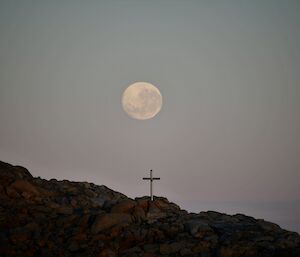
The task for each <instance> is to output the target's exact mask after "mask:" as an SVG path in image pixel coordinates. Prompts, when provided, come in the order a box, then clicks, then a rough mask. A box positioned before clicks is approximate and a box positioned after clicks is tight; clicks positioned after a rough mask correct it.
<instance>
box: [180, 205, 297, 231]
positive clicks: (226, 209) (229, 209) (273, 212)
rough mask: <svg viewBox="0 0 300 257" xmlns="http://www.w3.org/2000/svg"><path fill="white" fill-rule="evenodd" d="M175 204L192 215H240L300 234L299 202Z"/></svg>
mask: <svg viewBox="0 0 300 257" xmlns="http://www.w3.org/2000/svg"><path fill="white" fill-rule="evenodd" d="M177 204H179V206H180V207H181V208H182V209H185V210H187V211H189V212H194V213H199V212H201V211H217V212H221V213H226V214H230V215H233V214H237V213H242V214H245V215H247V216H252V217H254V218H255V219H264V220H266V221H270V222H272V223H276V224H277V225H279V226H280V227H281V228H283V229H286V230H289V231H293V232H297V233H298V234H300V201H286V202H282V201H280V202H279V201H278V202H276V201H261V202H250V201H247V202H241V201H232V202H231V201H226V202H203V201H185V202H183V201H178V202H177Z"/></svg>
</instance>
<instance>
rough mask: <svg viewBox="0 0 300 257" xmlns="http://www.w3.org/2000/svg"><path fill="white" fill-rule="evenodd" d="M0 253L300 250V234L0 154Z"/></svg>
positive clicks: (290, 255) (108, 255)
mask: <svg viewBox="0 0 300 257" xmlns="http://www.w3.org/2000/svg"><path fill="white" fill-rule="evenodd" d="M0 256H3V257H4V256H45V257H47V256H58V257H60V256H61V257H63V256H64V257H65V256H84V257H92V256H95V257H114V256H124V257H125V256H128V257H138V256H141V257H155V256H186V257H188V256H190V257H191V256H200V257H201V256H202V257H209V256H214V257H242V256H243V257H252V256H253V257H254V256H255V257H259V256H261V257H264V256H265V257H272V256H286V257H299V256H300V236H299V235H298V234H297V233H293V232H289V231H286V230H283V229H281V228H280V227H279V226H278V225H276V224H273V223H270V222H267V221H264V220H257V219H254V218H252V217H248V216H245V215H242V214H236V215H233V216H230V215H226V214H222V213H217V212H212V211H208V212H200V213H198V214H193V213H188V212H186V211H184V210H181V209H180V208H179V207H178V206H177V205H176V204H174V203H170V202H169V201H168V200H167V199H165V198H161V197H157V198H155V200H154V201H153V202H151V201H149V198H148V197H141V198H136V199H134V200H133V199H130V198H128V197H126V196H125V195H123V194H121V193H118V192H115V191H113V190H111V189H109V188H107V187H105V186H97V185H94V184H92V183H87V182H70V181H67V180H63V181H57V180H55V179H51V180H50V181H47V180H44V179H41V178H34V177H32V176H31V174H30V173H29V172H28V170H26V169H25V168H23V167H20V166H12V165H10V164H7V163H3V162H0Z"/></svg>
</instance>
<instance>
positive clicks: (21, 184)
mask: <svg viewBox="0 0 300 257" xmlns="http://www.w3.org/2000/svg"><path fill="white" fill-rule="evenodd" d="M9 188H10V189H14V190H16V191H17V192H19V193H21V194H22V193H23V192H26V193H27V194H29V195H31V196H34V195H39V194H40V191H39V190H38V188H37V187H35V186H34V185H33V184H31V183H30V182H29V181H27V180H16V181H14V182H13V183H12V184H11V185H10V187H9Z"/></svg>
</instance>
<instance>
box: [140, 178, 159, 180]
mask: <svg viewBox="0 0 300 257" xmlns="http://www.w3.org/2000/svg"><path fill="white" fill-rule="evenodd" d="M143 179H144V180H160V178H143Z"/></svg>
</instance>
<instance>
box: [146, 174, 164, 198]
mask: <svg viewBox="0 0 300 257" xmlns="http://www.w3.org/2000/svg"><path fill="white" fill-rule="evenodd" d="M143 179H144V180H150V198H151V201H153V186H152V182H153V180H160V178H153V176H152V170H150V178H143Z"/></svg>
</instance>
